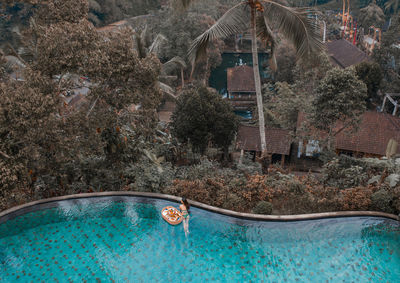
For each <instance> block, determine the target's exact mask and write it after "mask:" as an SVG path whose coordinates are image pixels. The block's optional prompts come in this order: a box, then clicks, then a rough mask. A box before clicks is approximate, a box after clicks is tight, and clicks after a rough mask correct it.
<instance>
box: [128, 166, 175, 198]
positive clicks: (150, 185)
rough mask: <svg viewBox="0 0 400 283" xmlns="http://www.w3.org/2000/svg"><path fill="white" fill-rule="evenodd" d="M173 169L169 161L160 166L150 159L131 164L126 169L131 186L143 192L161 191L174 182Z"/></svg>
mask: <svg viewBox="0 0 400 283" xmlns="http://www.w3.org/2000/svg"><path fill="white" fill-rule="evenodd" d="M173 176H174V172H173V169H172V167H171V165H170V164H169V163H164V164H162V166H161V165H160V166H158V165H157V164H154V163H153V162H151V161H149V160H148V159H143V160H141V161H139V162H136V163H134V164H133V165H130V166H129V167H128V168H126V169H125V170H124V177H125V178H126V181H127V183H128V184H130V185H129V187H130V188H131V189H133V190H135V191H141V192H157V193H158V192H160V191H161V189H162V188H164V187H167V186H169V185H170V184H171V183H172V180H173Z"/></svg>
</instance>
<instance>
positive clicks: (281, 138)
mask: <svg viewBox="0 0 400 283" xmlns="http://www.w3.org/2000/svg"><path fill="white" fill-rule="evenodd" d="M265 138H266V142H267V151H268V153H275V154H284V155H289V154H290V144H291V142H292V139H291V136H290V131H288V130H283V129H277V128H265ZM236 143H237V147H238V148H239V149H244V150H255V151H261V141H260V132H259V128H258V127H255V126H245V125H240V126H239V130H238V134H237V139H236Z"/></svg>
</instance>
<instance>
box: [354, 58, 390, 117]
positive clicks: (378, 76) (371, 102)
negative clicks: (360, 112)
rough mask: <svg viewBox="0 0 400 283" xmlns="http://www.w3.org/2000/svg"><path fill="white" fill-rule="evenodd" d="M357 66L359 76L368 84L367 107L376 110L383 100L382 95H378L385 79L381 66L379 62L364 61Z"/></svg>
mask: <svg viewBox="0 0 400 283" xmlns="http://www.w3.org/2000/svg"><path fill="white" fill-rule="evenodd" d="M355 68H356V74H357V77H358V78H359V79H360V80H361V81H363V82H364V83H365V85H366V86H367V93H368V97H367V100H366V103H367V107H368V108H369V109H372V110H374V109H375V108H376V106H377V105H379V104H380V103H381V100H382V99H381V96H379V95H378V90H379V89H380V87H381V82H382V79H383V74H382V70H381V67H380V66H379V65H378V64H377V63H369V62H362V63H361V64H358V65H357V66H356V67H355ZM374 106H375V107H374Z"/></svg>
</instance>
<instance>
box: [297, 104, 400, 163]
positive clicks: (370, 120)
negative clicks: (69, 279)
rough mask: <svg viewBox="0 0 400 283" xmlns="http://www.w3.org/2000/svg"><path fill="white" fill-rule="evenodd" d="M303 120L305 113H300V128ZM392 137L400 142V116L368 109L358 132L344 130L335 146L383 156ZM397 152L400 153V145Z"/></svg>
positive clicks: (324, 134) (322, 134) (336, 140)
mask: <svg viewBox="0 0 400 283" xmlns="http://www.w3.org/2000/svg"><path fill="white" fill-rule="evenodd" d="M303 121H305V115H304V113H299V116H298V121H297V127H298V128H299V127H300V125H301V124H302V122H303ZM337 129H339V126H337ZM320 136H321V138H323V137H326V133H320ZM390 139H394V140H396V141H397V142H398V143H399V144H400V118H399V117H396V116H392V115H390V114H387V113H380V112H375V111H368V112H365V113H364V114H363V116H362V119H361V123H360V125H359V128H358V131H357V132H356V133H349V132H346V131H342V132H340V133H339V134H338V135H337V136H336V138H335V148H336V149H339V150H348V151H354V152H362V153H369V154H376V155H381V156H383V155H385V152H386V147H387V144H388V142H389V140H390ZM397 152H398V153H400V146H399V147H398V149H397Z"/></svg>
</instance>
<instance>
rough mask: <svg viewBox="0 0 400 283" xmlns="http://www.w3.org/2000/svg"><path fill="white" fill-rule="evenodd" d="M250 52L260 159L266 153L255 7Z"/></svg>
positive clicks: (252, 13) (252, 12)
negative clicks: (255, 98)
mask: <svg viewBox="0 0 400 283" xmlns="http://www.w3.org/2000/svg"><path fill="white" fill-rule="evenodd" d="M251 52H252V55H253V73H254V82H255V87H256V97H257V110H258V125H259V128H260V139H261V158H262V157H264V156H265V155H266V153H267V143H266V141H265V121H264V107H263V102H262V94H261V79H260V70H259V68H258V50H257V38H256V8H255V7H252V8H251Z"/></svg>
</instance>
